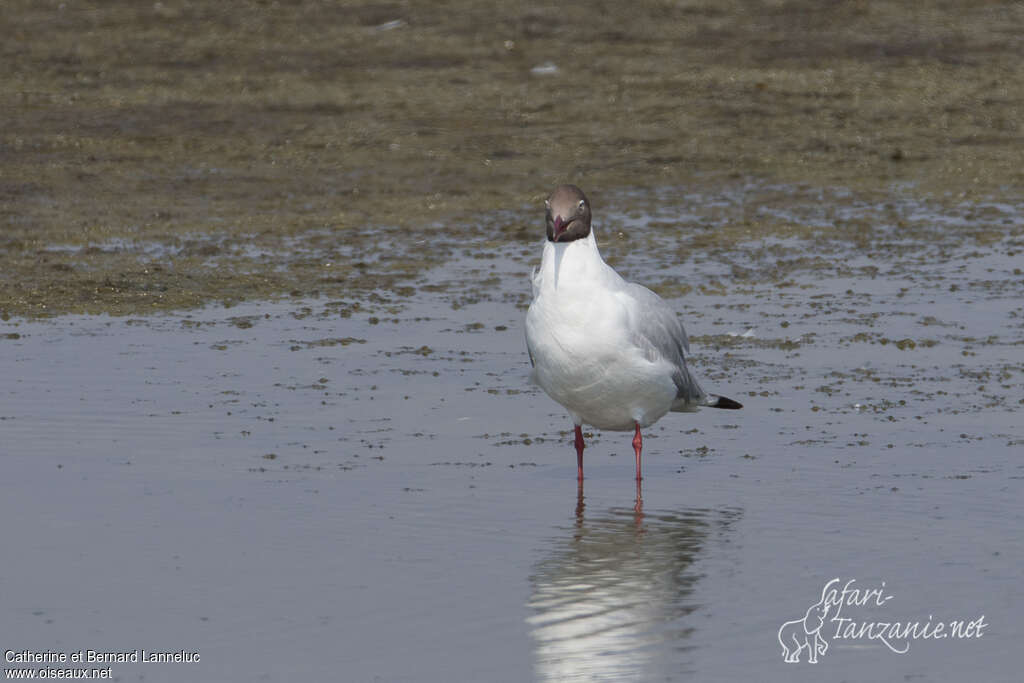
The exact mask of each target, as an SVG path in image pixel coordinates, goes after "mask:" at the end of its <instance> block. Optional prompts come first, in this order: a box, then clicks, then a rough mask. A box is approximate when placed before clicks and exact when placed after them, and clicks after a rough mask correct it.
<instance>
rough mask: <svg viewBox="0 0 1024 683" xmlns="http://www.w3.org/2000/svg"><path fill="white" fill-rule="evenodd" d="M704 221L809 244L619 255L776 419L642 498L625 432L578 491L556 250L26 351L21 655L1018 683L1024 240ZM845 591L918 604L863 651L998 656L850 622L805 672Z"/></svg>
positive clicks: (658, 239)
mask: <svg viewBox="0 0 1024 683" xmlns="http://www.w3.org/2000/svg"><path fill="white" fill-rule="evenodd" d="M692 200H693V201H702V202H713V201H718V202H720V203H721V206H722V207H723V208H722V210H723V212H726V213H728V212H729V211H736V210H745V211H747V212H748V213H750V214H751V216H752V219H753V220H763V221H773V220H774V221H781V222H787V221H788V222H790V223H793V224H799V225H801V226H805V228H806V229H805V230H803V231H800V232H793V231H790V232H788V233H786V232H779V233H778V234H775V235H767V236H766V235H764V234H759V235H755V234H750V235H748V236H744V235H742V234H737V235H736V236H735V239H732V240H728V241H727V242H728V244H725V242H723V241H722V240H721V235H718V236H717V237H716V238H715V239H716V241H715V242H714V243H712V242H711V241H709V240H710V237H708V236H711V235H714V233H715V231H716V230H718V229H719V228H718V227H716V225H715V224H714V223H713V222H712V223H701V224H694V223H691V222H689V221H688V219H687V218H686V216H685V214H678V213H677V214H676V215H674V216H673V215H665V216H629V215H619V214H615V213H614V211H611V212H610V213H609V215H608V217H607V218H606V219H604V220H603V221H602V220H601V219H598V221H597V223H596V225H597V230H598V232H597V234H598V238H599V240H600V241H601V242H602V244H603V248H604V249H605V253H606V255H607V256H608V258H609V260H610V261H611V262H613V263H614V264H615V265H616V267H618V268H619V269H620V270H621V271H622V272H624V273H625V274H627V275H628V276H629V277H631V278H633V279H636V280H639V281H641V282H644V283H646V284H650V285H651V286H652V287H654V288H656V289H657V290H658V291H659V292H661V293H662V294H663V295H664V296H666V297H668V298H669V301H670V303H671V304H672V305H673V306H674V307H675V308H676V310H677V311H679V313H680V314H681V315H682V316H683V319H684V321H685V323H686V326H687V329H688V331H689V333H690V335H691V340H692V346H693V349H694V352H695V355H694V358H693V364H694V366H695V368H696V371H697V373H698V374H699V375H700V376H701V377H702V378H703V383H704V385H705V386H706V387H708V388H713V389H714V390H716V391H719V392H721V393H723V394H725V395H728V396H732V397H734V398H736V399H739V400H741V401H742V402H743V403H744V404H745V408H744V410H742V411H739V412H736V411H709V410H705V411H703V412H701V413H698V414H692V415H691V414H672V415H669V416H668V417H666V418H664V419H663V420H662V421H661V422H659V423H658V424H657V425H655V426H654V427H652V428H651V429H650V430H649V434H647V435H645V445H646V448H645V460H644V474H645V476H646V479H645V480H644V482H643V489H642V490H637V489H636V487H635V482H634V481H633V478H632V477H633V460H632V452H631V448H630V444H629V437H628V435H624V434H619V433H613V432H604V433H602V432H596V431H595V432H593V434H592V436H590V437H589V439H588V449H587V451H586V472H587V479H586V482H585V486H584V487H582V488H578V487H577V483H576V480H575V457H574V451H573V450H572V447H571V446H570V432H569V430H570V428H571V423H570V422H569V420H568V418H567V417H566V416H565V415H564V412H563V411H562V410H561V409H560V408H559V407H558V406H556V405H555V404H554V403H552V402H551V401H550V400H549V399H548V398H547V397H546V396H544V395H543V394H542V393H540V392H539V391H538V390H537V389H535V388H533V387H531V386H530V385H529V384H528V381H527V377H528V374H529V373H528V371H529V361H528V359H527V356H526V353H525V348H524V342H523V331H522V319H523V315H524V307H525V305H526V304H527V303H528V301H529V285H528V281H527V274H528V272H529V269H530V267H531V266H532V265H533V264H534V263H535V260H536V257H537V256H539V251H540V248H539V245H538V244H535V243H533V242H532V241H531V242H523V243H513V244H500V243H496V244H489V245H486V246H484V247H481V246H480V245H479V244H465V245H459V244H453V245H452V248H451V255H452V258H451V260H450V261H448V262H447V263H444V264H441V265H439V267H438V268H436V269H435V270H433V271H431V272H429V273H428V274H427V275H426V276H425V277H423V278H421V279H419V280H417V281H415V282H410V283H409V288H408V296H407V297H402V298H400V299H399V298H396V297H395V296H394V295H392V294H385V293H381V294H379V295H376V296H371V297H364V298H362V299H360V300H355V299H344V300H326V299H313V300H309V299H301V300H300V299H296V300H292V301H282V302H276V303H272V304H259V303H250V304H245V305H240V306H236V307H233V308H230V309H223V308H211V309H207V310H204V311H201V312H193V313H181V314H174V315H161V316H157V317H147V318H107V317H102V316H98V317H75V316H70V317H62V318H55V319H52V320H48V321H41V322H23V321H18V320H16V319H11V320H8V321H6V322H4V323H2V324H0V371H2V374H3V377H4V381H3V384H2V385H0V430H2V434H3V442H2V446H0V450H2V459H0V467H2V468H3V476H2V477H0V516H2V518H3V519H4V520H5V522H6V524H5V534H4V535H5V539H4V562H3V570H2V572H0V595H2V596H3V601H2V605H0V634H3V636H2V637H3V643H2V644H3V647H4V648H9V649H11V650H17V651H20V650H23V649H31V650H46V649H51V650H61V651H66V652H71V651H75V650H79V649H96V650H119V651H122V650H129V649H135V648H146V649H149V650H167V651H177V650H186V651H198V652H199V653H200V654H201V661H200V662H198V663H191V664H148V665H145V664H131V663H127V664H114V665H112V670H113V675H114V676H115V677H119V678H120V679H121V680H237V681H252V680H332V679H334V680H352V681H373V680H381V681H460V680H461V681H470V680H472V681H485V680H486V681H523V680H531V679H533V680H551V681H555V680H558V681H563V680H607V681H624V680H637V681H652V680H701V681H708V680H711V681H716V680H721V681H735V680H759V681H789V680H815V681H816V680H849V681H861V680H863V681H875V680H914V681H956V680H968V679H971V680H988V681H1001V680H1007V681H1008V680H1014V678H1015V676H1016V675H1017V674H1016V672H1017V664H1016V660H1017V658H1016V656H1015V654H1014V651H1015V648H1016V645H1017V644H1018V643H1019V642H1020V636H1021V632H1022V630H1021V627H1022V625H1024V621H1022V620H1021V618H1020V612H1021V609H1022V608H1024V586H1022V583H1021V580H1020V567H1021V565H1022V564H1024V545H1022V542H1021V537H1020V528H1021V526H1022V522H1024V519H1022V517H1024V503H1022V502H1021V501H1022V499H1024V498H1022V493H1024V491H1022V482H1024V461H1022V458H1021V456H1022V455H1024V427H1022V422H1021V414H1022V413H1021V411H1022V401H1024V391H1022V372H1024V370H1022V363H1024V276H1022V274H1021V270H1020V268H1021V264H1022V263H1024V242H1022V241H1021V236H1020V230H1021V224H1022V216H1021V213H1020V210H1019V207H1014V206H1007V205H990V206H980V205H979V206H964V207H961V208H960V209H957V210H948V209H947V210H943V211H939V210H937V209H935V208H934V207H929V206H925V205H917V204H912V203H909V202H907V203H898V202H897V203H894V204H890V205H888V206H867V205H865V206H863V207H860V208H855V209H852V210H851V212H852V213H851V215H842V216H836V215H829V213H828V211H827V209H826V208H824V207H825V205H826V204H827V203H826V202H823V203H821V204H818V203H815V202H814V201H808V203H807V205H806V208H805V211H804V212H803V213H800V214H799V215H794V214H787V215H785V216H781V217H780V216H773V215H771V211H770V208H758V207H753V208H752V207H746V208H745V209H743V208H742V207H740V208H737V206H739V205H740V204H742V198H741V197H740V198H737V195H736V194H734V193H733V194H730V193H724V194H723V195H722V196H720V197H694V198H693V199H692ZM684 201H685V200H684ZM864 216H867V218H865V219H864V220H865V222H866V223H870V226H871V227H870V229H867V228H864V227H863V226H861V227H859V228H858V227H857V225H855V224H854V223H852V222H851V221H855V220H859V219H860V218H863V217H864ZM730 224H734V222H732V223H730ZM837 226H838V227H837ZM722 229H724V228H722ZM702 236H704V237H702ZM701 240H704V241H703V242H701ZM723 244H725V246H723ZM834 577H839V578H841V580H842V583H844V584H847V582H848V581H849V580H850V579H854V580H855V581H856V582H855V583H853V584H848V585H849V586H850V587H852V588H863V589H865V590H867V589H869V588H874V587H879V586H881V585H882V583H883V582H884V589H883V591H884V594H885V595H887V596H890V599H888V600H887V601H885V602H884V604H883V605H876V604H874V603H870V604H861V605H846V606H844V607H842V615H841V617H842V618H847V619H851V620H855V621H858V622H866V621H873V622H883V621H884V622H892V621H902V622H907V621H921V622H924V621H928V620H932V619H934V620H937V621H950V620H975V619H977V618H978V617H980V616H982V615H984V622H983V623H984V624H985V625H986V626H985V628H984V629H983V630H982V635H981V637H970V638H967V637H964V638H947V639H931V640H929V639H916V640H911V641H909V651H907V652H906V653H905V654H897V653H895V652H893V651H892V650H891V649H890V648H887V647H886V646H885V645H884V644H883V643H881V642H880V641H879V640H877V639H874V640H872V639H868V638H860V639H856V638H845V639H844V638H838V637H834V635H835V629H836V628H838V627H839V626H841V622H836V621H828V622H826V626H825V627H824V628H823V630H822V631H821V633H822V634H825V635H827V636H828V641H829V647H828V650H827V652H824V653H822V654H820V655H819V661H818V663H817V664H809V663H807V661H806V660H807V652H806V651H805V652H803V653H802V654H801V656H800V659H801V661H800V662H799V663H798V664H787V663H785V662H784V661H783V657H782V647H781V646H780V642H779V639H778V638H779V629H780V627H781V626H783V624H784V623H785V622H788V621H793V620H800V619H802V618H803V616H804V614H805V612H806V611H807V610H808V608H809V607H811V606H812V605H814V604H815V603H816V602H818V601H820V600H821V597H822V588H823V587H824V586H825V584H826V582H828V581H829V580H830V579H832V578H834ZM830 616H831V617H839V616H840V615H839V614H837V611H836V608H835V607H834V606H833V608H832V613H831V615H830ZM900 642H903V641H900ZM896 644H897V645H899V643H896Z"/></svg>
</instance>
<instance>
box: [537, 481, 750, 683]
mask: <svg viewBox="0 0 1024 683" xmlns="http://www.w3.org/2000/svg"><path fill="white" fill-rule="evenodd" d="M739 515H740V512H739V511H738V510H735V509H732V510H720V511H716V510H706V509H697V508H683V509H680V510H677V511H648V512H644V507H643V492H642V489H641V483H640V482H637V490H636V499H635V502H634V505H633V509H632V510H630V509H629V508H611V509H608V510H606V511H603V512H598V513H596V514H595V513H593V512H592V513H591V514H589V515H588V514H587V513H586V504H585V502H584V495H583V485H582V483H581V484H580V486H579V489H578V493H577V500H576V519H575V523H574V524H573V525H572V529H571V532H570V533H569V534H568V538H566V537H565V536H564V535H560V536H559V537H557V538H554V539H552V541H551V544H550V546H549V547H548V548H547V549H545V550H544V551H543V552H544V557H543V558H542V559H541V560H540V561H539V562H538V563H537V565H536V566H535V568H534V572H533V575H532V576H531V577H530V582H531V585H532V594H531V598H530V602H529V606H530V608H531V609H532V610H533V615H532V616H531V617H529V619H528V621H529V624H530V626H531V627H532V635H533V638H534V640H535V643H536V645H535V659H536V678H537V679H538V680H545V681H565V680H588V681H590V680H608V681H623V680H673V679H676V678H677V677H679V676H680V675H683V674H685V673H686V672H687V668H688V666H687V664H688V659H689V658H688V656H687V651H688V650H689V649H690V646H689V645H688V640H689V636H690V634H691V633H692V632H693V630H694V626H693V622H692V621H691V620H689V619H688V618H687V617H688V615H690V614H691V613H692V612H693V611H694V610H696V609H697V608H698V607H699V603H698V601H697V597H696V594H695V589H696V587H697V583H698V581H699V579H700V575H699V574H698V573H697V572H696V571H694V569H693V564H694V562H695V561H696V560H697V559H699V557H700V555H701V553H702V552H703V551H704V549H705V548H706V547H707V545H708V544H709V542H712V541H714V540H716V539H720V538H721V536H722V535H723V534H727V533H728V531H729V527H730V525H731V524H732V523H733V522H734V520H736V519H737V518H738V517H739Z"/></svg>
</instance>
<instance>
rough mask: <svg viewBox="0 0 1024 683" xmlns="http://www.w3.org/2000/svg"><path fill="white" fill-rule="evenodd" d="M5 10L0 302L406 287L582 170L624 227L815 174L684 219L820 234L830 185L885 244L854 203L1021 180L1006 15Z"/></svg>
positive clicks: (161, 7) (1018, 26) (880, 8)
mask: <svg viewBox="0 0 1024 683" xmlns="http://www.w3.org/2000/svg"><path fill="white" fill-rule="evenodd" d="M0 22H2V23H3V31H4V34H5V35H7V36H10V39H9V40H7V41H4V45H3V46H2V47H0V55H2V58H3V61H4V64H5V69H4V70H3V73H0V86H2V88H3V90H4V92H6V93H9V98H8V102H7V104H6V105H5V106H4V108H3V115H4V119H5V124H4V127H3V130H2V131H0V159H2V162H3V169H2V171H0V174H2V175H0V221H2V224H3V226H4V227H3V229H2V231H0V315H3V316H4V317H10V316H15V317H37V316H50V315H55V314H61V313H110V314H114V315H128V314H132V315H135V314H144V313H147V312H154V311H164V310H176V309H190V308H195V307H199V306H203V305H206V304H209V303H225V304H228V305H231V304H234V303H237V302H240V301H252V300H260V299H272V298H279V297H293V298H301V297H307V298H308V297H314V296H317V295H319V296H322V297H326V298H336V297H347V298H348V299H355V300H360V301H366V300H367V299H368V297H370V295H371V293H374V292H376V293H377V294H378V295H384V296H392V297H393V298H396V299H401V298H403V296H407V295H408V290H404V289H402V288H403V287H407V286H408V284H407V283H408V281H409V280H410V279H412V278H414V277H415V276H416V275H417V274H419V273H422V272H423V271H424V270H425V269H426V268H427V267H429V266H431V265H433V264H436V263H437V262H439V261H443V260H445V259H446V258H449V257H450V255H451V245H452V244H475V245H479V249H481V250H486V249H487V248H489V245H493V244H496V243H501V242H509V241H521V242H523V243H527V242H532V241H533V240H534V239H535V238H536V236H537V234H539V230H540V226H539V222H538V220H537V215H536V206H537V204H538V202H539V198H540V197H541V196H542V195H543V194H544V193H545V192H546V190H547V189H548V188H549V187H550V186H551V185H552V184H554V183H556V182H559V181H565V180H571V181H574V182H577V183H579V184H581V185H583V186H584V187H586V188H587V189H588V192H589V193H590V194H591V196H592V199H593V200H594V201H595V204H596V205H597V206H598V207H599V208H614V209H615V210H617V211H619V212H621V213H622V214H624V215H627V216H628V215H629V214H630V212H634V211H639V210H641V209H649V208H650V205H651V202H652V198H656V199H657V200H658V201H661V202H663V203H665V205H666V208H667V209H673V210H674V209H675V208H677V207H678V205H679V203H680V202H679V201H678V199H677V195H682V194H687V193H689V194H694V195H699V194H701V193H702V192H705V193H707V192H718V191H721V190H722V189H723V188H725V189H729V188H737V187H745V186H746V185H747V184H748V183H749V181H750V179H754V180H755V181H756V182H755V184H756V185H758V186H762V187H770V186H772V185H774V184H782V185H783V186H785V187H796V188H800V190H799V192H797V195H802V196H794V195H793V194H792V193H790V192H770V193H769V192H760V191H759V192H758V193H757V195H756V196H751V202H752V203H756V204H767V203H769V202H770V204H771V207H772V208H773V209H774V210H777V211H779V212H781V213H782V214H787V215H789V216H790V218H787V219H786V220H785V221H780V220H766V219H765V217H764V216H763V215H762V216H750V215H748V216H744V215H743V214H742V213H734V214H731V215H729V216H727V217H726V220H724V221H722V220H719V219H720V218H721V216H720V215H718V213H717V209H716V208H715V207H713V206H706V205H703V204H700V203H688V204H686V206H685V209H686V211H687V213H688V214H689V215H691V216H692V220H687V221H681V220H678V219H670V225H669V226H668V227H667V229H672V230H677V231H678V233H679V236H680V240H681V242H690V241H693V238H694V237H695V236H698V235H701V234H703V235H705V237H704V239H705V240H708V241H710V242H715V241H719V242H723V243H724V242H725V241H726V240H727V239H728V238H729V236H730V235H731V236H735V235H736V234H738V233H743V234H751V235H754V236H755V237H757V236H762V237H764V236H772V235H775V234H777V233H779V232H780V231H782V232H790V233H806V232H808V231H813V230H814V229H816V227H815V226H814V225H810V224H808V223H806V222H802V221H801V219H800V218H799V217H798V216H797V213H798V212H796V211H794V209H795V208H799V206H802V205H804V204H806V203H807V197H808V195H810V194H813V193H814V192H822V193H824V194H823V195H822V201H827V202H828V205H829V207H831V209H832V210H834V211H835V212H837V213H838V214H840V215H841V216H842V217H841V220H842V221H846V222H847V223H851V222H858V221H859V222H861V223H864V224H866V225H867V227H866V228H863V229H865V230H868V231H870V230H872V229H874V226H872V225H870V224H869V223H870V221H871V220H872V218H871V217H870V216H867V217H865V216H858V215H857V214H856V208H857V206H859V205H861V204H864V203H874V204H881V205H884V203H885V201H886V200H887V199H888V198H890V197H894V196H895V197H898V198H909V199H914V200H920V201H927V202H932V203H935V204H938V205H941V206H943V207H947V208H948V207H951V206H961V205H963V204H965V203H967V204H972V203H974V204H985V203H991V202H1008V203H1019V202H1020V200H1021V196H1020V188H1021V187H1022V186H1024V168H1022V167H1021V165H1020V163H1019V160H1020V149H1021V142H1022V138H1021V129H1020V121H1021V120H1024V116H1022V109H1024V84H1022V82H1021V81H1020V79H1019V78H1018V77H1017V74H1018V68H1019V55H1020V54H1021V52H1022V51H1024V39H1022V38H1021V36H1024V9H1022V8H1021V6H1020V5H1019V4H1013V3H1006V4H991V3H962V4H960V5H958V6H957V7H953V8H950V7H941V8H940V7H939V6H938V5H928V6H924V7H922V6H919V5H913V6H910V5H906V4H905V3H895V2H893V3H871V4H868V3H863V2H850V3H838V4H828V5H821V4H820V3H811V2H787V3H767V4H753V3H739V2H737V3H726V4H722V3H710V2H708V3H700V2H696V3H685V4H679V5H669V4H664V3H648V4H645V5H642V6H640V7H632V6H629V7H627V6H625V5H623V6H619V5H618V4H615V3H612V4H608V5H607V6H602V7H601V8H600V10H599V11H595V10H594V8H593V7H591V6H590V5H588V4H584V3H579V4H564V5H562V6H559V7H558V8H555V7H546V6H544V7H536V8H521V7H518V6H512V5H509V6H506V5H502V4H491V3H482V2H472V1H464V0H459V1H456V2H451V3H447V4H444V5H434V4H430V5H420V4H402V3H379V4H373V3H367V4H360V5H351V6H344V7H337V6H333V5H327V4H320V3H313V2H301V3H296V4H292V5H288V6H281V5H270V6H268V5H264V4H263V3H250V4H233V5H232V6H231V7H230V8H229V7H227V6H224V7H220V6H216V5H209V4H195V5H192V4H188V3H155V4H147V5H137V4H136V3H129V2H111V3H102V4H99V3H98V4H95V5H89V4H80V3H75V4H72V3H66V4H56V3H54V4H42V3H35V2H27V1H22V2H15V3H11V4H9V5H8V6H7V7H6V8H5V12H4V16H3V17H2V18H0ZM551 65H553V67H554V68H552V66H551ZM537 67H541V68H539V69H538V68H537ZM826 195H827V196H826ZM781 222H785V226H783V227H780V225H779V224H780V223H781ZM708 225H714V226H715V230H714V231H710V230H708V229H704V228H702V226H708ZM611 227H612V229H618V228H620V227H621V226H611ZM949 229H950V230H952V231H954V236H955V232H956V231H958V230H961V229H963V230H967V231H971V230H972V228H971V224H970V222H969V221H968V222H966V223H965V224H964V225H963V226H952V227H950V228H949ZM716 231H717V232H716ZM439 236H440V237H442V238H443V239H438V237H439ZM965 238H966V239H974V237H973V236H971V235H968V236H966V237H965ZM695 246H698V247H699V246H700V240H697V242H696V243H695ZM484 279H485V278H482V279H481V281H483V280H484ZM483 286H486V285H485V284H484V285H483Z"/></svg>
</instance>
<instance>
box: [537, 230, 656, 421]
mask: <svg viewBox="0 0 1024 683" xmlns="http://www.w3.org/2000/svg"><path fill="white" fill-rule="evenodd" d="M624 291H625V283H624V282H623V280H622V279H621V278H620V277H619V276H618V274H616V273H615V271H614V270H612V269H611V268H610V267H608V266H607V265H606V264H605V263H604V260H603V259H601V255H600V253H599V252H598V251H597V243H596V241H595V240H594V237H593V234H591V235H590V236H589V237H587V238H585V239H581V240H576V241H574V242H570V243H568V244H553V243H551V242H547V243H546V244H545V248H544V257H543V259H542V262H541V267H540V270H539V271H538V272H537V274H536V275H535V277H534V301H533V303H532V304H531V305H530V310H529V312H528V313H527V315H526V338H527V345H528V347H529V349H530V353H531V355H532V357H533V362H534V374H533V376H534V380H535V381H536V382H537V384H538V385H539V386H540V387H541V388H542V389H544V391H545V392H546V393H547V394H548V395H549V396H551V398H553V399H554V400H555V401H557V402H558V403H560V404H562V405H563V406H564V407H565V408H566V409H567V410H568V411H569V412H570V413H571V414H572V416H573V419H574V421H575V422H577V423H580V422H585V423H587V424H591V425H593V426H595V427H598V428H600V429H611V430H632V429H633V427H634V424H635V423H637V422H639V423H640V426H641V427H646V426H647V425H649V424H651V423H653V422H655V421H656V420H658V418H660V417H661V416H663V415H664V414H665V413H666V412H668V410H669V408H670V407H671V406H672V402H673V401H674V400H675V397H676V386H675V384H674V383H673V382H672V372H673V367H672V366H671V364H670V363H668V362H666V361H664V360H662V359H658V358H650V357H649V354H645V353H644V351H643V349H642V347H641V346H640V345H638V344H637V343H636V342H635V339H634V332H633V330H632V327H631V316H630V314H629V310H628V303H629V302H628V297H626V295H625V293H624Z"/></svg>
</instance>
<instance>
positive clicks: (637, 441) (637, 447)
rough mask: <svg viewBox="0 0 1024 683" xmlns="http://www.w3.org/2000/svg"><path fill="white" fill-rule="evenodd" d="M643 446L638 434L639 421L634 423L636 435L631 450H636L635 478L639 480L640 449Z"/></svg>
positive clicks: (642, 440)
mask: <svg viewBox="0 0 1024 683" xmlns="http://www.w3.org/2000/svg"><path fill="white" fill-rule="evenodd" d="M643 447H644V438H643V437H642V436H640V423H639V422H637V423H636V436H634V437H633V450H634V451H636V480H637V481H640V480H641V479H643V477H641V476H640V450H641V449H642V448H643Z"/></svg>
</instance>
